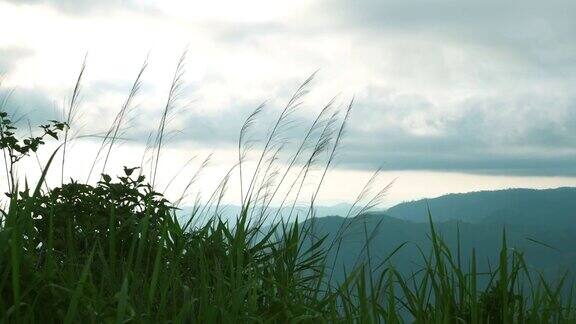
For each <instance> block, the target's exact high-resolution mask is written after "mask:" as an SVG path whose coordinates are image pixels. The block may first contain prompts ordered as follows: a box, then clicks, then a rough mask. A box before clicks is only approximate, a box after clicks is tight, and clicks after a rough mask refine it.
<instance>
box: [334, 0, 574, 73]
mask: <svg viewBox="0 0 576 324" xmlns="http://www.w3.org/2000/svg"><path fill="white" fill-rule="evenodd" d="M335 3H336V5H334V4H335ZM325 10H326V11H328V12H331V13H333V14H334V15H335V16H336V17H340V19H339V20H338V21H340V24H341V25H342V26H343V27H344V28H346V29H349V28H361V29H363V30H369V31H372V32H373V33H372V34H371V35H370V37H372V38H373V39H374V40H375V41H376V40H377V39H378V38H374V37H375V36H376V35H381V36H382V37H383V38H384V39H385V38H386V37H387V36H389V35H400V36H403V37H406V38H414V39H416V40H417V39H428V40H434V41H437V42H438V43H442V42H446V41H451V42H456V43H458V44H460V45H470V46H483V47H487V48H490V49H491V50H494V51H497V52H504V53H508V54H509V55H510V57H509V58H510V59H511V60H512V61H514V63H515V64H523V63H524V64H529V65H531V66H532V67H533V68H534V69H538V71H540V72H547V73H549V72H554V73H567V71H572V72H573V71H575V68H576V64H575V63H576V59H575V57H576V42H574V37H575V36H576V2H574V1H571V0H551V1H540V0H526V1H518V0H511V1H498V0H487V1H458V0H405V1H387V0H384V1H381V0H364V1H346V0H339V1H336V2H333V1H326V2H325Z"/></svg>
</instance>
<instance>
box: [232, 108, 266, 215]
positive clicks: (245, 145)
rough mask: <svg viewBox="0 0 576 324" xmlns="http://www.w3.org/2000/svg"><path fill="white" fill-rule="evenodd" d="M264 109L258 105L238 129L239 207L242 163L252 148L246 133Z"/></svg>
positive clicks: (241, 200) (241, 192)
mask: <svg viewBox="0 0 576 324" xmlns="http://www.w3.org/2000/svg"><path fill="white" fill-rule="evenodd" d="M263 109H264V104H260V105H259V106H258V107H256V109H254V111H252V113H251V114H250V116H248V118H246V120H245V121H244V124H242V127H241V128H240V135H239V136H238V173H239V180H240V205H242V206H244V184H243V174H242V163H243V162H244V160H245V159H246V157H247V155H248V152H249V150H250V149H251V146H252V143H253V142H252V141H251V140H249V139H248V138H247V136H248V132H249V131H250V129H251V128H252V127H253V126H254V123H255V122H256V120H257V118H258V116H259V115H260V114H261V113H262V110H263Z"/></svg>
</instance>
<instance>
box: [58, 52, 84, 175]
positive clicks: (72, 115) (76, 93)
mask: <svg viewBox="0 0 576 324" xmlns="http://www.w3.org/2000/svg"><path fill="white" fill-rule="evenodd" d="M87 59H88V54H86V55H85V56H84V61H83V62H82V67H81V68H80V72H79V73H78V77H77V78H76V83H75V84H74V90H72V97H71V98H70V102H69V104H68V109H67V110H66V112H65V116H64V120H65V121H66V124H67V125H68V127H67V128H66V130H65V131H64V143H63V147H62V164H61V168H60V184H64V169H65V164H66V149H67V147H68V142H69V140H70V139H69V134H68V132H69V130H70V127H71V126H72V125H74V123H75V121H76V118H77V117H78V107H79V103H80V102H79V101H80V92H81V91H80V90H81V85H82V78H83V77H84V72H85V71H86V60H87Z"/></svg>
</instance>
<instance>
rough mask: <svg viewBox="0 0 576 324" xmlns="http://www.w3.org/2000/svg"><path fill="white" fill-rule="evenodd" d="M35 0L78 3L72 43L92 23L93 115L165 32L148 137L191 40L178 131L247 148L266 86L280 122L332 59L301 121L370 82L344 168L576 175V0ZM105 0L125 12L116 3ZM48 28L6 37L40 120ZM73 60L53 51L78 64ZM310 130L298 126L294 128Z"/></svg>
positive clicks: (103, 109) (360, 92)
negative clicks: (289, 3)
mask: <svg viewBox="0 0 576 324" xmlns="http://www.w3.org/2000/svg"><path fill="white" fill-rule="evenodd" d="M8 2H10V3H15V2H16V1H8ZM18 2H19V3H22V2H21V1H18ZM25 2H26V3H27V4H29V5H32V6H31V7H37V8H36V10H43V9H38V8H41V7H42V6H34V5H35V4H37V5H42V4H43V5H49V6H51V7H52V8H56V9H58V10H59V11H60V12H61V14H62V15H63V16H66V17H68V18H59V17H60V16H59V15H60V14H59V13H57V14H54V15H55V17H54V18H53V19H54V21H53V25H54V24H55V25H58V24H60V23H61V24H62V26H61V28H60V29H57V31H58V33H56V34H54V33H53V34H48V31H46V33H47V34H46V37H53V39H51V40H53V41H54V42H56V43H58V44H59V45H62V44H65V46H68V47H67V48H73V46H74V44H69V43H66V42H65V39H66V37H68V34H67V33H71V31H69V29H70V28H68V27H70V26H78V29H79V30H82V31H86V32H87V35H86V39H82V40H81V41H82V44H90V42H94V43H95V44H97V45H95V50H94V51H93V52H95V54H91V58H90V59H91V61H95V62H96V67H95V68H94V70H95V72H94V73H95V76H94V77H93V79H92V80H89V81H88V84H87V85H86V89H85V102H84V103H85V106H86V111H87V112H86V119H87V120H86V124H87V125H88V128H90V127H92V126H94V124H96V126H98V125H101V124H102V123H91V120H93V119H95V118H100V119H101V120H108V121H109V120H111V118H112V117H111V116H113V114H114V111H116V109H118V107H119V106H120V104H121V102H122V100H123V98H124V96H125V95H126V94H127V89H129V86H130V82H131V81H130V80H131V79H130V78H131V76H129V72H130V73H133V71H135V70H137V64H136V63H135V62H134V61H135V60H134V57H133V55H134V53H135V52H136V51H137V49H140V48H147V47H148V48H150V47H152V48H153V50H152V53H153V55H154V54H155V53H160V54H159V55H157V56H156V59H155V60H154V57H153V59H152V60H151V66H156V67H155V68H153V69H152V71H150V73H149V74H147V75H146V77H145V82H144V88H143V91H142V95H141V97H140V100H139V101H138V103H139V108H140V110H136V111H135V114H136V116H137V117H138V116H139V117H140V118H139V119H138V121H137V122H135V124H134V128H133V129H132V130H131V133H130V134H131V136H132V137H134V138H135V139H136V140H140V141H145V135H144V134H147V133H148V132H149V131H151V130H153V129H154V128H155V127H156V123H155V122H153V120H154V119H155V118H156V117H157V116H159V109H160V107H161V106H162V102H163V100H164V98H165V93H166V86H167V85H166V84H167V80H169V76H170V74H171V73H172V71H173V65H174V64H173V63H174V62H173V61H174V59H175V58H176V55H173V56H170V55H168V54H166V53H168V52H170V51H172V52H173V51H174V49H180V48H182V47H184V44H186V43H188V44H189V48H190V53H189V61H190V62H191V63H190V68H189V71H188V72H189V74H190V75H191V76H192V77H191V78H190V79H187V85H188V87H187V88H186V90H185V91H184V93H183V97H186V100H190V101H191V104H190V110H188V111H187V112H183V113H182V114H181V115H178V118H177V119H176V120H175V128H179V129H181V130H182V133H181V134H180V135H178V137H177V138H175V140H178V141H184V142H190V143H194V145H197V146H200V147H218V148H229V149H234V147H235V145H236V141H237V135H238V132H239V129H240V126H241V123H242V119H243V118H245V117H246V116H248V114H249V113H250V112H251V111H252V109H254V108H255V107H256V106H257V105H258V104H259V103H261V102H263V101H265V100H268V101H269V104H268V105H269V107H270V108H269V109H270V110H269V112H268V114H267V115H264V116H263V117H262V118H263V120H262V125H263V126H265V125H270V124H271V123H272V122H273V119H274V116H275V114H276V115H277V113H278V111H279V109H281V107H282V104H283V103H284V102H286V101H287V99H288V97H289V95H290V93H291V91H293V89H295V88H296V87H297V86H298V82H299V81H298V80H303V79H305V78H306V76H307V73H310V71H313V70H314V69H316V68H321V72H320V74H319V78H318V80H316V83H315V85H314V86H313V87H312V94H311V96H310V98H309V99H307V100H306V105H304V107H303V108H302V110H301V111H300V112H299V113H298V114H297V115H296V118H297V124H298V125H306V124H307V123H310V122H311V120H312V117H311V116H313V111H317V110H318V107H321V105H322V104H323V103H325V102H327V101H328V100H329V99H330V98H331V97H332V96H333V95H334V94H336V93H337V92H339V91H342V97H341V98H342V102H345V101H346V98H350V97H352V95H355V96H356V100H355V108H354V111H353V114H352V119H351V121H350V124H349V128H348V131H347V135H346V140H345V141H344V146H343V148H342V152H341V154H340V155H339V159H338V164H337V166H338V167H340V168H352V169H362V170H363V169H373V168H375V167H378V166H382V167H383V168H384V169H392V170H442V171H455V172H465V173H491V174H509V175H551V176H575V175H576V41H575V39H576V4H575V3H574V2H573V1H567V0H553V1H547V2H542V1H532V0H530V1H514V0H513V1H506V2H501V1H493V0H489V1H472V2H465V3H463V2H461V1H453V0H432V1H424V0H408V1H376V0H363V1H354V2H350V1H323V2H310V1H300V2H301V3H300V2H298V4H296V5H294V8H292V9H291V11H289V12H288V13H278V12H275V11H274V10H272V9H270V10H269V11H266V12H264V11H263V13H262V14H261V15H260V16H259V15H258V12H257V11H254V10H252V11H247V12H240V10H239V12H238V16H234V12H233V11H232V12H229V11H225V10H223V11H222V12H220V13H219V12H218V11H214V12H212V11H210V10H206V12H209V13H210V15H205V16H203V17H198V16H193V15H192V14H190V16H187V14H186V11H185V10H175V9H174V8H171V7H169V6H168V5H167V4H162V3H160V2H158V3H157V2H154V1H148V2H147V8H154V11H145V12H144V11H141V10H136V9H134V8H136V5H135V3H133V2H130V3H128V2H126V1H120V0H118V1H112V0H110V1H104V2H92V1H90V2H89V1H55V0H54V1H40V0H26V1H25ZM95 3H98V5H94V4H95ZM0 5H4V6H5V7H6V8H7V9H9V10H11V11H13V12H22V13H25V14H27V15H28V12H29V10H31V9H28V7H25V6H16V5H14V4H6V2H5V3H4V4H2V3H0ZM181 5H182V4H181ZM252 5H254V8H259V6H257V5H258V3H257V1H249V2H247V4H246V6H247V7H249V8H251V7H250V6H252ZM182 8H185V7H182ZM103 9H105V10H112V9H122V10H121V12H122V13H120V14H119V15H121V16H120V17H107V15H106V14H103V12H104V10H103ZM46 10H48V9H46ZM263 10H264V9H263ZM177 11H180V12H177ZM240 13H241V14H242V15H240ZM71 14H72V16H74V15H77V14H78V15H80V14H81V15H80V16H82V17H83V18H82V20H81V21H80V20H77V19H76V18H70V15H71ZM32 16H33V14H30V16H27V17H32ZM1 18H2V17H0V19H1ZM75 19H76V20H75ZM119 19H124V20H123V21H122V23H120V22H119V21H118V20H119ZM47 26H48V25H47ZM119 26H132V27H119ZM134 26H137V27H134ZM2 27H5V26H2ZM57 27H58V26H57ZM47 28H48V27H47ZM50 28H51V27H50ZM54 28H56V27H54ZM131 28H134V29H131ZM4 29H5V28H4ZM111 31H112V32H111ZM38 33H42V31H38V30H36V31H34V30H31V31H30V32H29V34H27V33H26V32H24V31H23V32H22V35H23V38H22V39H24V40H26V42H27V43H25V44H20V48H22V46H25V48H30V50H26V51H24V50H21V49H18V48H19V47H16V46H15V42H14V41H6V42H4V43H2V42H0V48H1V49H0V71H2V70H4V72H5V73H6V78H7V80H8V81H10V82H9V83H10V85H13V86H15V87H16V88H17V89H18V88H19V89H20V90H18V91H17V93H18V92H20V93H23V95H20V96H19V97H15V98H14V99H15V100H14V101H13V103H12V106H11V107H19V108H21V110H22V109H26V108H28V109H31V110H33V111H35V113H33V114H34V115H35V116H37V117H35V118H34V119H40V118H39V116H42V114H44V113H48V112H49V111H51V109H48V108H38V107H49V106H50V105H53V104H52V102H51V100H53V99H54V96H57V95H60V96H62V94H65V93H66V91H67V89H68V88H69V87H70V84H66V85H63V84H59V83H58V84H57V85H54V86H52V85H50V86H46V85H44V84H34V83H33V82H31V81H30V79H31V78H34V77H40V76H41V77H42V80H47V79H48V80H50V77H52V76H54V74H55V73H53V72H49V71H50V70H49V68H48V67H47V68H46V69H47V71H46V72H45V73H42V71H39V72H38V74H35V73H32V72H30V71H28V70H26V66H25V64H34V62H36V61H34V60H37V64H38V65H40V64H41V63H40V62H43V64H44V65H46V62H48V61H49V59H47V58H44V56H43V55H47V54H45V53H48V52H50V53H53V52H54V50H53V49H50V48H49V47H48V45H47V44H48V43H43V42H41V41H40V40H38V39H39V37H35V35H38ZM49 35H51V36H49ZM132 35H135V36H134V38H133V39H132V38H130V37H131V36H132ZM62 46H64V45H62ZM158 48H160V49H159V50H158ZM75 50H76V51H77V50H78V49H75ZM62 52H63V57H64V55H65V54H64V52H65V50H63V51H62ZM144 54H145V53H142V55H144ZM176 54H177V53H176ZM21 57H26V60H21V59H20V58H21ZM52 57H54V55H52ZM66 57H67V58H70V57H72V56H66ZM158 57H159V58H158ZM166 58H172V61H170V62H167V61H166V60H165V59H166ZM59 59H60V61H58V62H55V63H54V64H59V65H64V64H70V63H69V60H68V59H65V58H59ZM112 61H113V62H112ZM136 61H137V60H136ZM98 62H100V63H98ZM111 62H112V63H111ZM89 67H90V65H89ZM66 68H71V67H69V66H68V67H66ZM72 68H73V67H72ZM107 75H109V76H110V77H109V78H110V79H109V80H107ZM73 77H74V75H72V74H71V75H69V79H70V80H72V79H73ZM67 87H68V88H67ZM48 98H51V99H48ZM56 99H59V98H56ZM11 109H15V108H11ZM34 109H36V110H34ZM95 128H97V127H95ZM88 131H92V132H95V131H97V129H89V130H88ZM300 133H301V130H300V128H299V127H296V128H294V129H292V130H291V133H290V135H294V136H297V135H299V134H300Z"/></svg>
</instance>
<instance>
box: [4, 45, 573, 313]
mask: <svg viewBox="0 0 576 324" xmlns="http://www.w3.org/2000/svg"><path fill="white" fill-rule="evenodd" d="M183 61H184V56H183V57H182V59H181V60H180V61H179V63H178V66H177V68H176V72H175V74H174V77H173V82H172V85H171V87H170V90H169V94H168V99H167V102H166V105H165V107H164V109H163V112H162V116H161V119H160V123H159V126H158V130H157V133H156V134H155V135H152V136H151V137H150V138H152V139H153V140H152V141H151V142H150V143H151V144H150V151H149V152H151V155H152V158H151V163H150V169H149V170H147V172H145V171H143V170H142V169H141V168H142V167H143V166H144V163H142V165H141V168H140V169H139V170H138V171H136V169H138V168H127V167H125V168H124V174H122V175H119V176H118V177H117V178H116V179H113V178H112V177H111V176H109V175H107V174H106V173H105V170H106V164H107V161H108V159H109V156H110V153H111V151H112V148H113V146H114V144H115V143H116V142H117V141H118V134H119V133H120V131H121V129H122V125H123V122H124V120H125V119H126V118H125V117H126V113H127V111H128V110H129V109H130V106H131V102H132V101H133V99H134V97H135V96H136V95H137V93H138V89H139V88H140V84H141V82H142V81H141V77H142V75H143V72H144V70H145V68H146V63H144V65H143V67H142V68H141V69H140V70H139V73H138V76H137V78H136V80H135V82H134V84H133V87H132V89H131V91H130V93H129V95H128V97H127V99H126V101H125V103H124V104H123V105H122V106H121V108H120V110H119V112H118V113H117V115H116V118H115V119H114V122H113V124H112V125H111V127H110V128H109V130H108V131H107V132H106V133H105V136H104V137H103V139H102V142H101V145H100V149H99V150H98V152H97V157H96V158H95V162H94V164H93V165H92V168H91V170H90V174H89V175H88V180H89V179H90V176H91V173H92V172H93V170H94V169H95V165H96V160H97V159H98V158H99V156H100V155H104V162H103V166H102V174H101V176H100V180H99V181H98V182H97V183H95V184H90V183H79V182H77V181H70V182H68V183H64V182H62V183H61V185H60V186H55V187H54V188H52V189H50V190H49V189H47V186H46V189H45V190H43V189H42V184H43V183H44V181H45V177H46V174H47V173H48V172H50V170H51V168H53V166H52V162H53V161H54V157H55V156H56V154H58V153H59V151H58V150H57V151H55V152H53V154H52V155H51V157H50V159H49V160H48V161H47V162H46V163H45V164H44V165H45V166H44V168H43V170H42V171H43V172H42V174H41V177H40V178H39V179H37V181H36V184H35V186H34V188H33V189H31V188H29V187H28V182H25V183H24V185H21V184H20V183H18V179H21V178H22V177H19V175H17V174H15V172H16V171H15V168H14V165H15V164H16V163H18V162H19V161H20V159H21V158H23V157H25V156H27V155H29V154H30V153H31V152H35V151H36V149H37V148H38V147H39V146H41V145H42V144H43V143H44V141H43V139H44V136H45V135H50V136H51V137H54V138H55V139H58V138H59V137H58V136H59V135H58V134H60V133H64V139H63V144H62V146H63V149H62V160H61V161H62V162H61V173H62V175H63V174H64V171H65V164H64V163H65V152H64V151H65V150H66V146H67V143H68V142H69V141H71V140H74V139H71V138H70V136H68V132H69V127H70V126H73V124H72V123H71V122H72V121H73V120H74V116H75V114H76V113H77V109H78V106H77V100H78V95H79V89H80V81H81V79H82V75H83V74H84V70H85V65H83V67H82V70H81V73H80V76H79V77H78V81H77V83H76V86H75V90H74V92H73V93H74V95H73V97H72V101H71V103H70V105H69V109H68V114H67V119H66V120H67V123H56V124H54V127H48V128H44V127H43V128H42V130H43V135H41V136H38V137H30V138H28V140H27V141H25V139H24V140H21V139H20V138H18V135H19V133H18V131H17V129H16V128H15V125H14V124H13V123H12V121H11V120H9V116H8V114H7V113H5V112H2V114H1V116H2V118H1V120H2V122H1V123H0V127H1V128H0V136H1V137H0V139H1V142H0V144H1V146H0V147H1V148H2V150H3V153H4V156H5V157H8V158H5V166H6V168H5V169H6V172H7V177H6V181H7V183H8V185H9V186H8V188H9V192H8V197H9V201H8V202H7V205H6V206H5V207H4V208H3V209H1V210H0V212H1V216H0V322H2V323H31V322H54V323H60V322H63V323H75V322H79V321H85V322H97V323H100V322H114V323H126V322H134V323H142V322H144V323H159V322H171V323H239V322H247V323H252V322H254V323H288V322H290V323H300V322H302V323H309V322H318V321H319V322H353V323H381V322H385V323H403V322H417V323H564V322H576V315H575V313H574V306H575V305H574V302H573V300H572V294H571V293H570V294H568V297H566V294H565V293H564V292H565V290H566V289H567V287H568V286H567V284H565V280H564V279H561V280H560V281H559V282H557V283H555V284H552V283H549V282H547V281H546V280H544V279H543V278H542V277H539V276H536V277H535V276H534V272H532V271H530V270H529V269H528V268H527V266H526V264H525V262H524V259H523V255H522V253H521V252H518V251H516V250H512V249H510V248H509V247H508V246H507V242H506V235H505V232H504V233H503V235H502V246H501V249H500V251H494V252H495V253H499V255H500V258H499V264H498V265H496V266H495V267H494V269H493V270H492V271H490V272H489V273H479V272H478V270H477V266H476V259H475V254H474V253H473V254H472V255H473V257H472V259H471V260H470V262H469V264H466V265H465V264H462V261H461V259H460V249H459V248H458V251H457V252H456V255H454V252H453V251H451V250H450V249H449V248H448V247H447V245H446V244H444V242H443V240H442V239H441V236H440V235H439V234H438V233H437V232H436V231H435V227H434V223H433V222H432V219H430V231H429V233H430V240H431V242H432V249H431V251H422V260H421V262H422V263H421V264H422V266H421V269H419V271H416V272H415V273H411V274H406V273H400V272H398V271H397V270H395V268H394V266H393V264H391V262H390V260H391V257H392V255H393V254H394V253H396V252H397V251H398V250H400V249H401V248H402V246H399V247H397V248H396V249H395V250H394V252H393V253H392V254H391V255H390V256H388V257H387V258H385V259H384V261H381V262H380V263H378V264H375V261H374V260H373V257H372V251H371V248H372V245H371V244H370V243H371V241H372V238H373V237H374V235H375V234H376V230H377V227H378V226H379V225H380V224H378V226H376V228H375V229H373V230H369V229H368V228H367V226H366V224H364V240H365V243H364V245H363V248H362V251H359V258H358V260H357V262H356V264H355V265H353V266H350V268H348V269H346V271H347V274H346V276H345V278H344V280H342V281H338V282H336V281H335V280H332V274H333V271H334V268H335V267H336V261H335V260H336V257H337V255H338V253H339V250H340V246H341V244H342V241H343V240H342V238H343V237H344V235H345V233H346V230H347V226H348V225H344V224H350V222H343V225H342V226H341V228H339V229H338V231H337V233H336V234H335V237H334V238H333V239H331V240H330V241H328V238H327V236H322V237H319V236H318V234H317V231H316V229H315V225H314V224H315V220H314V219H315V213H314V205H315V202H316V200H317V198H318V194H319V192H320V190H321V188H322V186H323V182H324V178H325V176H326V173H327V172H328V170H329V169H330V168H331V166H332V165H333V161H334V156H335V152H336V151H337V150H338V148H339V145H340V143H341V139H342V136H343V134H344V130H345V128H346V123H347V122H348V116H349V114H350V113H351V111H352V102H350V104H349V105H346V106H343V108H342V107H334V101H333V100H332V101H330V102H329V104H327V105H326V106H325V107H323V108H322V109H321V110H320V112H319V113H318V115H317V117H316V118H315V120H314V121H313V122H312V124H311V125H310V126H309V127H308V128H307V131H306V132H304V136H303V138H302V139H301V141H300V142H299V144H298V145H297V148H296V149H295V150H294V151H293V153H292V155H290V156H289V157H288V158H287V159H285V161H284V160H283V157H284V155H283V154H285V153H283V150H285V147H286V146H285V143H286V140H285V138H284V136H285V131H286V129H287V128H288V127H290V124H291V122H292V121H291V118H292V115H293V114H294V112H295V111H296V110H297V109H298V107H299V106H300V105H301V102H302V98H303V97H304V96H305V94H306V93H307V92H308V87H309V85H310V83H311V82H312V79H313V76H311V77H310V78H308V79H307V80H306V81H305V82H304V83H303V84H302V85H301V86H300V87H298V88H297V90H296V91H295V93H294V95H293V96H292V97H291V99H290V100H289V102H288V104H287V105H286V106H285V107H284V108H283V110H282V111H281V113H280V116H279V117H278V119H277V121H276V123H274V124H273V125H272V128H271V129H270V131H269V132H268V135H267V136H266V137H265V138H264V140H263V141H262V144H263V145H262V147H261V148H260V149H258V150H257V149H255V146H254V143H255V142H253V141H252V139H250V132H251V129H252V127H254V125H255V121H256V120H257V119H258V118H259V116H260V114H261V112H262V110H263V109H264V106H260V107H258V108H257V109H256V110H255V111H254V112H253V113H252V114H251V115H250V116H249V117H248V119H247V120H246V122H245V123H244V125H243V126H242V127H241V131H240V136H239V142H238V159H239V161H238V163H237V165H235V166H233V167H232V168H231V170H230V172H229V173H228V174H227V175H226V176H225V177H224V178H223V179H222V180H221V182H220V185H219V186H218V188H217V189H216V190H215V191H213V192H211V193H209V194H208V197H209V198H208V200H207V201H204V202H200V201H199V200H196V202H197V203H196V206H194V208H193V210H192V212H191V215H189V217H188V218H187V219H184V220H183V219H181V218H180V217H178V215H177V210H176V207H177V206H178V205H179V204H180V203H181V202H182V201H183V200H184V198H185V197H186V196H187V195H188V190H189V189H190V187H191V186H193V185H194V184H195V183H196V179H197V177H198V174H199V172H200V171H201V169H202V168H203V167H205V166H206V165H207V163H208V160H209V158H206V159H205V160H204V163H202V167H201V168H200V169H199V170H198V171H196V172H195V173H194V176H192V178H191V179H190V181H189V182H188V183H187V185H186V186H185V188H184V189H183V192H182V195H181V196H180V198H179V199H177V200H176V201H175V202H173V203H171V202H169V201H168V200H167V199H166V198H165V197H164V196H163V195H162V193H161V192H159V190H157V189H156V187H157V174H158V171H159V170H161V169H160V163H159V162H160V157H161V151H162V147H163V145H164V143H165V141H164V134H165V132H166V124H167V121H168V119H169V115H170V113H171V111H172V109H173V107H174V102H175V100H176V98H177V97H178V96H179V93H178V92H179V91H178V89H179V88H180V87H181V82H182V73H183ZM71 124H72V125H71ZM34 138H40V142H37V144H38V145H36V146H35V147H34V148H33V149H32V147H30V144H31V139H34ZM27 146H28V148H29V149H28V150H26V149H24V148H25V147H27ZM252 150H253V151H252ZM251 152H255V153H256V154H257V155H256V156H257V158H256V161H257V162H256V168H255V169H254V170H252V172H248V171H249V170H248V169H247V168H246V167H245V166H244V163H245V161H246V159H247V158H248V156H249V155H250V153H251ZM13 157H18V158H17V159H16V158H13ZM143 161H144V158H143ZM236 168H237V169H238V171H239V172H238V174H239V176H240V188H239V192H240V203H241V207H242V208H241V209H240V210H241V211H240V213H239V214H238V215H237V217H236V218H235V219H234V220H229V219H221V218H220V217H219V212H218V210H219V208H220V205H221V201H222V199H223V195H224V193H225V192H226V188H227V185H228V181H229V179H230V177H231V176H232V174H233V172H232V171H233V170H235V169H236ZM313 172H316V173H318V172H319V175H320V177H317V178H316V179H318V180H317V182H316V183H315V185H314V186H313V188H314V189H313V191H312V196H311V197H312V198H311V201H309V208H308V209H307V212H306V214H305V215H304V216H305V217H304V218H299V217H294V218H290V219H288V220H286V219H283V218H281V217H280V216H279V210H281V209H282V207H284V206H289V207H290V215H292V213H293V212H294V208H295V205H296V203H297V202H298V201H299V199H300V198H301V195H302V188H303V184H304V183H305V181H310V180H306V179H309V176H310V174H312V173H313ZM145 174H149V178H150V182H148V180H147V179H146V177H145V176H144V175H145ZM376 176H377V173H376V174H375V176H374V177H373V178H371V179H370V180H369V181H368V183H367V184H366V186H365V188H364V189H363V190H362V191H361V192H360V193H359V195H358V198H357V200H356V202H354V204H353V205H352V207H351V208H350V211H349V212H348V214H347V215H346V217H347V218H350V219H352V221H355V220H358V221H362V219H363V218H364V217H366V216H363V217H355V216H357V215H364V214H365V212H366V211H368V210H369V209H370V208H371V207H373V206H374V205H376V204H377V203H378V201H379V200H380V199H381V198H382V197H383V195H384V193H385V192H386V190H387V189H388V187H384V188H374V184H375V177H376ZM30 180H31V179H28V181H30ZM62 180H63V179H62ZM170 182H171V181H170ZM279 194H284V197H282V198H281V205H280V208H277V209H274V208H271V207H270V206H271V203H272V201H273V200H274V199H275V198H277V196H278V195H279ZM266 220H267V221H266ZM270 224H271V225H270ZM360 256H362V257H360ZM331 258H334V262H333V263H331V262H329V260H331ZM486 278H488V279H487V280H486ZM486 282H487V283H486Z"/></svg>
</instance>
